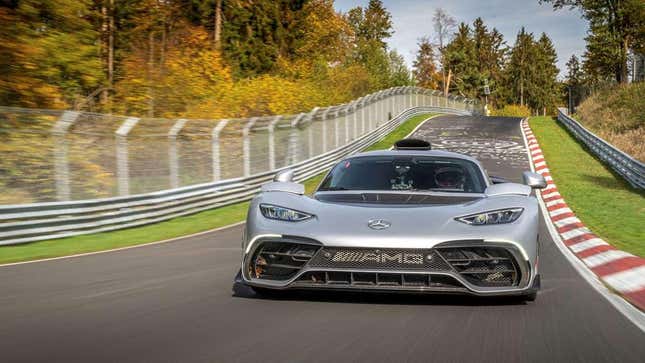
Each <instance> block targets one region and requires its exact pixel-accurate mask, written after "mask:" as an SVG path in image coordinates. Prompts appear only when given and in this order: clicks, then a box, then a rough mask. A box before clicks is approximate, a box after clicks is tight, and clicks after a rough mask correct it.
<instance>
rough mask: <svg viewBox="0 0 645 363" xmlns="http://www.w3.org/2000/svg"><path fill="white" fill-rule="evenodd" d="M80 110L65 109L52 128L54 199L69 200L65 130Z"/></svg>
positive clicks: (75, 118) (73, 121)
mask: <svg viewBox="0 0 645 363" xmlns="http://www.w3.org/2000/svg"><path fill="white" fill-rule="evenodd" d="M80 115H81V113H80V112H76V111H65V112H63V114H62V115H61V117H60V118H59V119H58V121H56V124H54V127H53V128H52V134H53V135H54V171H55V175H56V199H57V200H59V201H66V200H69V198H70V195H71V189H70V186H69V158H68V146H69V145H68V140H67V132H68V131H69V128H70V127H72V125H74V123H75V122H76V120H78V117H79V116H80Z"/></svg>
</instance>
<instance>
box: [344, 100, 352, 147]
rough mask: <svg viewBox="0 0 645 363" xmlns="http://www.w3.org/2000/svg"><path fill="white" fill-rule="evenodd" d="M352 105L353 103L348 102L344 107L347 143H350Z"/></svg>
mask: <svg viewBox="0 0 645 363" xmlns="http://www.w3.org/2000/svg"><path fill="white" fill-rule="evenodd" d="M350 107H351V103H348V104H346V105H345V107H343V112H344V113H345V116H344V117H345V143H348V142H349V140H351V139H350V138H349V110H350Z"/></svg>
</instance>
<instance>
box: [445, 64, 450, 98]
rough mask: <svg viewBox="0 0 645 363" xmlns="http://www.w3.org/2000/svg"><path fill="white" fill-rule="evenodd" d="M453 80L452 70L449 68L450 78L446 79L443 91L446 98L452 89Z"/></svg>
mask: <svg viewBox="0 0 645 363" xmlns="http://www.w3.org/2000/svg"><path fill="white" fill-rule="evenodd" d="M451 78H452V69H450V68H448V77H447V78H446V84H445V87H444V89H443V95H444V97H448V90H449V89H450V79H451Z"/></svg>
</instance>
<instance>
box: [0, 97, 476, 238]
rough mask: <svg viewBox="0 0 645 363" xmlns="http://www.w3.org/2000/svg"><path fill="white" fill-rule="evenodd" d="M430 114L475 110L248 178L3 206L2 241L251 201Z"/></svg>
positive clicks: (371, 136)
mask: <svg viewBox="0 0 645 363" xmlns="http://www.w3.org/2000/svg"><path fill="white" fill-rule="evenodd" d="M426 112H441V113H450V114H460V115H470V114H472V111H467V110H458V109H452V108H442V107H429V106H419V107H412V108H408V109H406V110H404V111H403V112H401V113H400V114H398V115H397V116H396V117H394V118H392V119H391V120H389V121H387V122H385V123H383V124H382V125H380V126H378V127H376V128H375V129H374V130H372V131H370V132H368V133H366V134H364V135H362V136H360V137H357V138H356V139H354V140H353V141H351V142H349V143H347V144H345V145H342V146H339V147H337V148H335V149H333V150H331V151H328V152H325V153H322V154H320V155H317V156H314V157H311V158H308V159H306V160H302V161H298V162H296V163H293V164H292V165H288V166H285V167H282V168H277V169H276V170H270V171H264V172H261V173H257V174H254V175H250V176H247V177H241V178H232V179H227V180H222V181H216V182H211V183H204V184H198V185H193V186H187V187H181V188H173V189H169V190H163V191H159V192H152V193H146V194H140V195H133V196H125V197H113V198H103V199H95V200H82V201H64V202H51V203H34V204H22V205H4V206H0V245H9V244H19V243H27V242H33V241H39V240H45V239H54V238H62V237H69V236H76V235H81V234H88V233H96V232H104V231H110V230H116V229H122V228H128V227H134V226H140V225H144V224H150V223H155V222H159V221H163V220H168V219H171V218H175V217H179V216H183V215H187V214H191V213H196V212H199V211H202V210H206V209H212V208H216V207H220V206H225V205H228V204H232V203H237V202H241V201H245V200H248V199H251V198H252V197H253V195H254V194H255V193H257V192H258V191H259V188H260V185H262V184H263V183H265V182H268V181H270V180H271V179H272V177H273V175H274V173H275V172H276V171H278V170H282V169H284V168H287V167H289V168H292V169H294V170H295V180H297V181H303V180H305V179H307V178H309V177H311V176H314V175H317V174H319V173H321V172H323V171H324V170H326V169H328V168H329V167H331V166H332V165H334V164H335V163H337V162H338V161H339V160H340V159H341V158H343V157H345V156H347V155H350V154H352V153H356V152H358V151H360V150H362V149H364V148H366V147H367V146H369V145H371V144H373V143H375V142H377V141H378V140H380V139H381V138H382V137H384V136H385V135H387V134H388V133H389V132H391V131H392V130H393V129H395V128H396V127H398V126H399V125H400V124H402V123H403V122H404V121H406V120H407V119H409V118H410V117H412V116H414V115H417V114H419V113H426Z"/></svg>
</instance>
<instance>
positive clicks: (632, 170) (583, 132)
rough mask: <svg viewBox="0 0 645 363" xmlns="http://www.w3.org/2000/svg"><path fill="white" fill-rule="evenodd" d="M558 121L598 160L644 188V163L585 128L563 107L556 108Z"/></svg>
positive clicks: (637, 186)
mask: <svg viewBox="0 0 645 363" xmlns="http://www.w3.org/2000/svg"><path fill="white" fill-rule="evenodd" d="M558 121H560V122H561V123H562V124H563V125H564V127H566V128H567V129H568V130H569V132H571V133H572V134H573V136H574V137H575V138H576V139H578V140H579V141H580V142H582V143H583V144H584V145H585V146H586V147H587V148H589V150H591V152H592V153H593V154H594V155H596V156H597V157H598V158H599V159H600V160H602V161H603V162H605V163H606V164H607V165H609V167H610V168H611V169H612V170H614V171H615V172H616V173H618V175H620V176H622V177H623V178H624V179H625V180H627V181H628V182H629V184H631V185H632V186H633V187H634V188H636V189H645V164H643V163H641V162H640V161H638V160H636V159H634V158H633V157H632V156H630V155H628V154H625V153H624V152H622V151H620V150H618V149H617V148H616V147H614V146H613V145H612V144H610V143H608V142H607V141H605V140H603V139H601V138H600V137H598V136H596V135H595V134H594V133H593V132H591V131H589V130H587V129H586V128H584V126H582V125H581V124H580V123H579V122H578V121H576V120H574V119H573V118H571V117H569V116H567V114H566V109H565V108H559V109H558Z"/></svg>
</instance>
